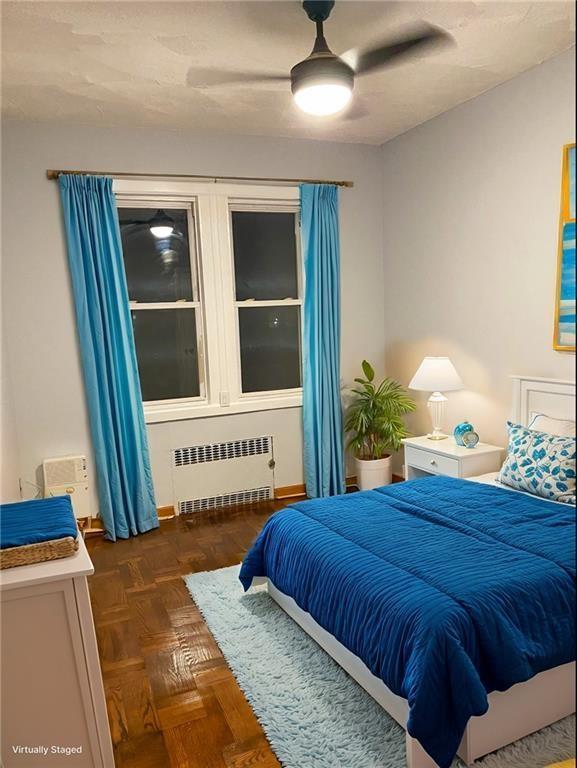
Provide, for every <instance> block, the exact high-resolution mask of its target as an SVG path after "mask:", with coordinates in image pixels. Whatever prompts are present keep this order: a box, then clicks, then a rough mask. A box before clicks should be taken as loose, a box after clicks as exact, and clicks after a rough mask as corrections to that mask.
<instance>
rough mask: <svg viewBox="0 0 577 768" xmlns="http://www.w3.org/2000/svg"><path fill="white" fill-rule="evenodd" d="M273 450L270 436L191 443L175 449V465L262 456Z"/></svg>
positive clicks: (181, 465)
mask: <svg viewBox="0 0 577 768" xmlns="http://www.w3.org/2000/svg"><path fill="white" fill-rule="evenodd" d="M270 451H271V438H270V437H249V438H247V439H246V440H233V441H232V442H228V443H212V444H210V445H191V446H190V447H189V448H177V449H176V450H175V451H173V461H174V466H175V467H183V466H185V465H187V464H203V463H205V462H207V461H226V460H227V459H240V458H242V457H243V456H261V455H262V454H264V453H270Z"/></svg>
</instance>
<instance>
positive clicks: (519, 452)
mask: <svg viewBox="0 0 577 768" xmlns="http://www.w3.org/2000/svg"><path fill="white" fill-rule="evenodd" d="M507 428H508V430H509V449H508V454H507V458H506V459H505V463H504V464H503V466H502V467H501V473H500V475H499V481H500V482H501V483H503V484H504V485H509V486H511V488H515V489H516V490H518V491H526V492H527V493H533V494H535V495H537V496H543V497H544V498H546V499H552V500H553V501H563V502H565V503H566V504H575V438H574V437H556V436H555V435H550V434H548V433H547V432H537V431H536V430H534V429H527V427H522V426H521V425H520V424H512V423H511V422H510V421H508V422H507Z"/></svg>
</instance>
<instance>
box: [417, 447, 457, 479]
mask: <svg viewBox="0 0 577 768" xmlns="http://www.w3.org/2000/svg"><path fill="white" fill-rule="evenodd" d="M405 464H410V465H411V466H413V467H418V468H419V469H424V470H425V471H426V472H431V473H434V474H438V475H449V477H460V472H459V460H458V459H452V458H450V457H448V456H440V455H439V454H438V453H432V452H431V451H421V450H419V448H411V447H410V446H408V445H407V446H405Z"/></svg>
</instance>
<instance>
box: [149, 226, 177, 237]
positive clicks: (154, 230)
mask: <svg viewBox="0 0 577 768" xmlns="http://www.w3.org/2000/svg"><path fill="white" fill-rule="evenodd" d="M150 232H151V234H152V235H154V237H157V238H158V239H159V240H161V239H162V238H165V237H170V236H171V235H172V233H173V232H174V227H171V226H151V227H150Z"/></svg>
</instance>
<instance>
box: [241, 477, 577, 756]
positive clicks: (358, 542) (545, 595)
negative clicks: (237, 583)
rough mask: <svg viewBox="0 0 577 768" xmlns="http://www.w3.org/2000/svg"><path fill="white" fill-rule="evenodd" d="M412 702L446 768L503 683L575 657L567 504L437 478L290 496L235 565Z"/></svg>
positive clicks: (419, 728) (423, 739) (427, 743)
mask: <svg viewBox="0 0 577 768" xmlns="http://www.w3.org/2000/svg"><path fill="white" fill-rule="evenodd" d="M254 576H268V577H269V578H270V579H271V580H272V582H273V583H274V584H275V586H276V587H277V588H278V589H280V590H281V592H283V593H285V594H286V595H290V596H291V597H293V598H294V599H295V601H296V602H297V604H298V605H299V606H300V608H302V609H303V610H304V611H307V612H308V613H310V614H311V615H312V617H313V618H314V619H315V620H316V621H317V623H318V624H320V625H321V626H322V627H324V628H325V629H326V630H327V631H328V632H330V633H331V634H332V635H334V636H335V637H336V638H337V639H338V640H339V641H340V642H341V643H342V644H343V645H344V646H346V647H347V648H348V649H349V650H350V651H352V652H353V653H354V654H356V655H357V656H359V657H360V658H361V659H362V660H363V661H364V662H365V664H366V665H367V666H368V668H369V669H370V670H371V672H372V673H373V674H374V675H376V676H377V677H379V678H380V679H382V680H383V682H384V683H385V684H386V685H387V686H388V687H389V689H390V690H392V691H393V692H394V693H396V694H398V695H400V696H403V697H404V698H406V699H407V700H408V704H409V710H410V713H409V721H408V731H409V733H410V734H411V736H413V737H415V738H416V739H418V741H419V742H420V743H421V744H422V746H423V747H424V749H425V750H426V751H427V752H428V754H429V755H430V756H431V757H432V758H433V759H434V760H435V761H436V762H437V763H438V764H439V766H441V768H448V766H449V765H450V763H451V761H452V759H453V757H454V755H455V753H456V751H457V748H458V746H459V743H460V741H461V738H462V735H463V732H464V729H465V726H466V724H467V721H468V720H469V718H470V717H471V716H473V715H483V714H485V712H486V711H487V708H488V703H487V694H488V693H489V692H491V691H495V690H498V691H503V690H506V689H507V688H509V687H511V686H512V685H514V684H515V683H519V682H522V681H525V680H528V679H529V678H531V677H532V676H533V675H535V674H537V673H538V672H541V671H543V670H546V669H550V668H552V667H555V666H557V665H560V664H564V663H567V662H569V661H572V660H573V659H574V658H575V582H574V579H575V510H574V508H572V507H570V506H568V505H560V504H552V503H551V502H548V501H544V500H542V499H539V498H533V497H530V496H527V495H522V494H518V493H513V492H511V491H508V490H505V489H502V488H496V487H494V486H489V485H482V484H477V483H471V482H468V481H466V480H456V479H453V478H447V477H435V478H426V479H422V480H415V481H412V482H406V483H398V484H396V485H393V486H388V487H386V488H381V489H378V490H375V491H366V492H362V493H355V494H349V495H345V496H336V497H333V498H328V499H316V500H312V501H307V502H302V503H298V504H294V505H292V506H290V507H287V508H285V509H283V510H281V511H279V512H277V513H276V514H275V515H273V516H272V517H271V518H270V519H269V521H268V522H267V524H266V525H265V526H264V528H263V530H262V532H261V534H260V535H259V537H258V539H257V541H256V542H255V544H254V545H253V547H252V549H251V550H250V552H249V553H248V555H247V556H246V558H245V561H244V563H243V566H242V569H241V573H240V579H241V582H242V584H243V585H244V587H245V589H246V588H248V587H249V586H250V583H251V580H252V578H253V577H254Z"/></svg>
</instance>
